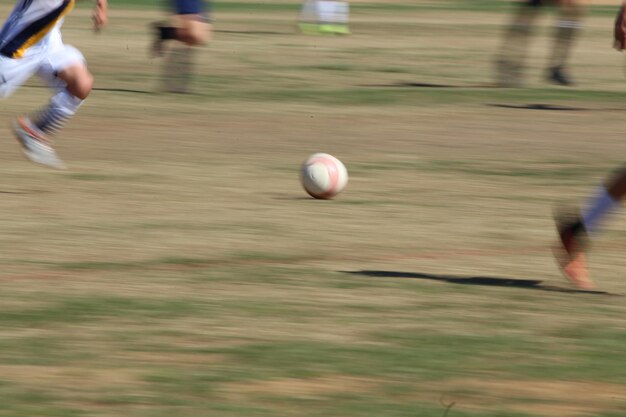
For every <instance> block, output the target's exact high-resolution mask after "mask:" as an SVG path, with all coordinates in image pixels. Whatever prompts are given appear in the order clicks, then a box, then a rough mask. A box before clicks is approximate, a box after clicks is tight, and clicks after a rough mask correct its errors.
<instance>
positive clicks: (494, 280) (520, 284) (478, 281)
mask: <svg viewBox="0 0 626 417" xmlns="http://www.w3.org/2000/svg"><path fill="white" fill-rule="evenodd" d="M340 272H343V273H345V274H352V275H363V276H366V277H373V278H409V279H423V280H429V281H440V282H447V283H450V284H462V285H481V286H488V287H508V288H525V289H531V290H540V291H550V292H562V293H571V294H595V295H611V296H622V295H621V294H612V293H609V292H606V291H585V290H577V289H575V288H566V287H559V286H556V285H544V284H543V281H540V280H536V279H514V278H498V277H459V276H454V275H436V274H424V273H420V272H400V271H378V270H362V271H340Z"/></svg>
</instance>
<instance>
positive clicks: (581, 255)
mask: <svg viewBox="0 0 626 417" xmlns="http://www.w3.org/2000/svg"><path fill="white" fill-rule="evenodd" d="M625 7H626V2H625V3H624V5H622V7H621V8H620V10H619V13H618V15H617V18H616V19H615V28H614V46H615V49H617V50H618V51H623V50H624V49H626V15H625V13H624V8H625ZM625 195H626V165H625V166H623V167H622V168H621V169H619V170H617V171H616V172H615V173H614V174H613V175H611V176H610V177H609V178H608V179H607V181H605V184H603V185H602V186H601V187H599V188H598V190H597V192H596V193H595V195H593V196H592V197H591V198H590V199H589V202H588V203H587V206H585V207H584V208H583V209H582V210H581V211H580V212H579V213H576V214H574V215H573V216H567V215H565V214H558V215H557V218H556V227H557V231H558V234H559V246H558V248H557V260H558V262H559V265H560V266H561V268H562V270H563V273H564V274H565V276H566V277H567V278H569V280H570V281H571V282H572V283H573V284H574V285H576V286H577V287H579V288H582V289H591V288H593V287H594V285H593V282H592V281H591V280H590V279H589V272H588V270H587V260H586V257H585V250H586V248H587V241H588V237H589V235H593V234H594V233H595V232H597V230H598V227H599V226H600V224H601V221H602V220H603V219H604V218H605V217H606V216H607V215H608V214H609V213H611V212H612V211H613V210H614V209H615V208H616V207H617V206H618V205H619V203H620V202H621V201H622V200H623V198H624V196H625Z"/></svg>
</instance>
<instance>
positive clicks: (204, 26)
mask: <svg viewBox="0 0 626 417" xmlns="http://www.w3.org/2000/svg"><path fill="white" fill-rule="evenodd" d="M171 3H172V7H173V10H174V13H175V15H174V17H173V19H172V21H171V22H170V23H166V24H163V23H159V24H156V25H155V28H156V32H157V33H156V40H155V42H154V44H153V53H154V55H157V56H158V55H162V54H163V51H164V44H165V42H166V41H168V40H174V41H176V43H175V45H174V46H173V47H172V48H170V49H169V51H168V55H167V57H166V61H165V63H164V71H163V72H164V75H163V81H164V87H165V90H166V91H168V92H174V93H186V92H188V91H189V86H190V84H191V80H192V75H193V66H194V54H195V50H196V47H197V46H199V45H203V44H205V43H207V42H208V41H209V38H210V36H211V24H210V20H209V17H208V10H207V8H208V3H206V2H204V1H202V0H172V1H171Z"/></svg>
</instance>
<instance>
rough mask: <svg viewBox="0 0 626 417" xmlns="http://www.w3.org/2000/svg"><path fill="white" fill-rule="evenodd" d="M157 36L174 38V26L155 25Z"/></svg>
mask: <svg viewBox="0 0 626 417" xmlns="http://www.w3.org/2000/svg"><path fill="white" fill-rule="evenodd" d="M157 28H158V30H159V37H160V38H161V39H163V40H168V39H176V28H175V27H172V26H157Z"/></svg>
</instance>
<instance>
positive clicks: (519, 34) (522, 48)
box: [497, 0, 584, 87]
mask: <svg viewBox="0 0 626 417" xmlns="http://www.w3.org/2000/svg"><path fill="white" fill-rule="evenodd" d="M548 5H553V6H556V7H558V9H559V18H558V21H557V23H556V32H555V38H554V45H553V48H552V55H551V58H550V61H549V65H548V73H547V79H548V81H550V82H552V83H555V84H558V85H563V86H569V85H572V84H573V81H572V79H571V78H570V76H569V75H568V72H567V61H568V59H569V56H570V53H571V49H572V46H573V44H574V41H575V40H576V37H577V34H578V32H579V30H580V28H581V18H582V16H583V13H584V6H583V4H582V0H524V1H523V2H522V4H521V5H520V6H519V8H518V9H517V12H516V13H515V16H514V18H513V21H512V22H511V24H510V26H509V28H508V30H507V31H506V33H505V36H504V42H503V45H502V50H501V52H500V55H499V57H498V61H497V72H498V80H497V81H498V84H499V85H501V86H503V87H518V86H520V85H521V84H522V73H523V67H524V61H525V58H526V53H527V49H528V43H529V40H530V37H531V34H532V31H533V26H534V23H535V20H536V19H537V16H538V15H539V12H540V11H541V8H543V7H546V6H548Z"/></svg>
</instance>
